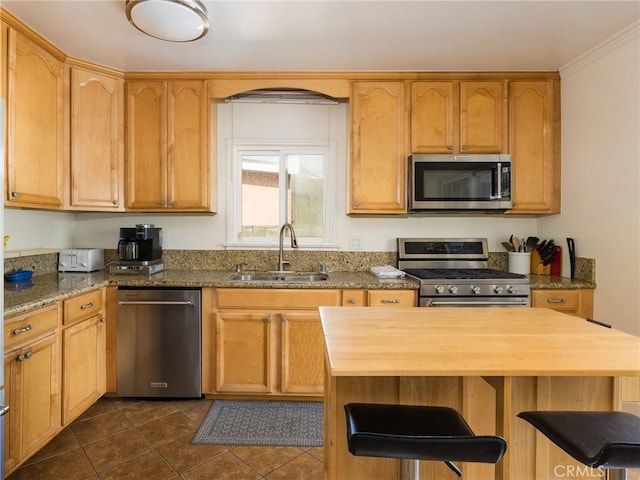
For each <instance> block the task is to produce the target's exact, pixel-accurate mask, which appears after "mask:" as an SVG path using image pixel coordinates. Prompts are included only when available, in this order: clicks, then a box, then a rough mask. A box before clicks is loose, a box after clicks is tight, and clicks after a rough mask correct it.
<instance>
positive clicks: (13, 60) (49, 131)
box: [5, 28, 64, 209]
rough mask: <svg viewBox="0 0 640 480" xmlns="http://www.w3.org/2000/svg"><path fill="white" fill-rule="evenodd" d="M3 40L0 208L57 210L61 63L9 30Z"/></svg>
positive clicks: (61, 129)
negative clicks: (2, 189)
mask: <svg viewBox="0 0 640 480" xmlns="http://www.w3.org/2000/svg"><path fill="white" fill-rule="evenodd" d="M7 37H8V52H7V67H8V72H7V86H6V88H7V99H8V102H7V137H6V139H7V153H6V168H7V171H6V197H5V205H7V206H16V207H35V208H49V209H58V208H60V207H61V206H62V200H63V156H64V78H63V64H62V62H61V61H60V60H58V59H57V58H56V57H55V56H54V55H52V54H51V53H49V52H48V51H46V50H45V49H44V48H43V47H41V46H40V45H38V44H36V43H35V42H33V41H32V40H31V39H29V38H27V36H25V35H23V34H22V33H19V32H18V31H16V30H14V29H13V28H8V33H7Z"/></svg>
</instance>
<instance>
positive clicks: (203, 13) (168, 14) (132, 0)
mask: <svg viewBox="0 0 640 480" xmlns="http://www.w3.org/2000/svg"><path fill="white" fill-rule="evenodd" d="M126 12H127V18H128V19H129V21H130V22H131V23H132V24H133V26H134V27H136V28H137V29H138V30H140V31H141V32H143V33H146V34H147V35H149V36H151V37H154V38H158V39H160V40H166V41H169V42H191V41H193V40H197V39H199V38H202V37H204V36H205V35H206V34H207V32H208V31H209V19H208V15H207V9H206V8H205V6H204V4H203V3H202V2H200V1H199V0H127V7H126Z"/></svg>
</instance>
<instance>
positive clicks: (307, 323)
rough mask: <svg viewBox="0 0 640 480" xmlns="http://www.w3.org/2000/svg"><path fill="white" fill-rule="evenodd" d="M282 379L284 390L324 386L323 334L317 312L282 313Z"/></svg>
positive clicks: (305, 390) (316, 389)
mask: <svg viewBox="0 0 640 480" xmlns="http://www.w3.org/2000/svg"><path fill="white" fill-rule="evenodd" d="M280 345H281V350H280V379H281V390H282V392H284V393H315V394H321V393H322V392H323V390H324V335H323V334H322V324H321V323H320V315H319V314H318V313H311V312H310V313H299V312H292V313H286V314H281V315H280Z"/></svg>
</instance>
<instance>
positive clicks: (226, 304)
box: [202, 288, 341, 396]
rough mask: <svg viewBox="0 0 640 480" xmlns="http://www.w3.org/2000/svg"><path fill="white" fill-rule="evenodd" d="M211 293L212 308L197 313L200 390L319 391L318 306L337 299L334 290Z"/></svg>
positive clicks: (320, 340)
mask: <svg viewBox="0 0 640 480" xmlns="http://www.w3.org/2000/svg"><path fill="white" fill-rule="evenodd" d="M212 295H213V298H212V303H211V308H212V313H211V315H210V316H209V315H208V314H207V312H206V308H205V309H204V311H205V313H204V316H203V382H202V383H203V390H205V391H204V393H235V394H267V395H303V396H304V395H320V394H321V393H322V391H323V382H324V373H323V372H324V370H323V368H324V339H323V335H322V326H321V324H320V315H319V313H318V306H320V305H327V306H329V305H340V303H341V291H340V290H328V289H318V290H311V289H309V290H294V289H242V288H241V289H233V288H230V289H216V290H215V291H214V293H213V294H212ZM207 296H208V293H207V292H205V293H204V294H203V297H204V298H207ZM211 323H213V324H215V329H213V328H212V327H211ZM213 335H215V341H213V342H212V340H211V336H213ZM212 343H213V344H214V345H215V353H213V349H212V348H211V344H212ZM212 363H213V365H212ZM207 389H209V390H211V391H207Z"/></svg>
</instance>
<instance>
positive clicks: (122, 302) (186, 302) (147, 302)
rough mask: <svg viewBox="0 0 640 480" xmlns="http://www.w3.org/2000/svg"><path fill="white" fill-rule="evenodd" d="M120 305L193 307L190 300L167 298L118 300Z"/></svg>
mask: <svg viewBox="0 0 640 480" xmlns="http://www.w3.org/2000/svg"><path fill="white" fill-rule="evenodd" d="M118 303H119V304H120V305H185V306H188V307H193V302H192V301H191V300H180V301H175V302H172V301H167V300H120V301H119V302H118Z"/></svg>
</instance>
